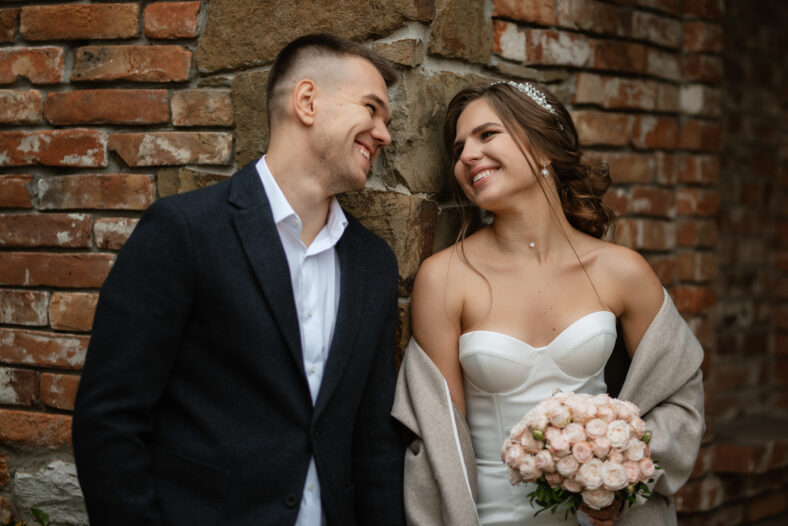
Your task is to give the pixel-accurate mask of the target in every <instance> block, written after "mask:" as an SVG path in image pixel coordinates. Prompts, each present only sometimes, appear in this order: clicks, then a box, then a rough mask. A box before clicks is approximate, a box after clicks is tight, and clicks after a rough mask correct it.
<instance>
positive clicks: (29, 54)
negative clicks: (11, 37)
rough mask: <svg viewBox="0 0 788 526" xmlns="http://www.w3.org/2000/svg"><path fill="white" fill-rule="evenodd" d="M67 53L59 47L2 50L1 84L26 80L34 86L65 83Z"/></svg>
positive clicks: (0, 52)
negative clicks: (19, 79)
mask: <svg viewBox="0 0 788 526" xmlns="http://www.w3.org/2000/svg"><path fill="white" fill-rule="evenodd" d="M65 56H66V55H65V52H64V51H63V50H62V49H61V48H59V47H26V48H3V49H0V84H12V83H13V82H14V81H15V80H16V79H18V78H20V77H21V78H25V79H27V80H29V81H30V82H31V83H33V84H57V83H58V82H63V75H64V73H65V67H66V66H65V64H66V62H65Z"/></svg>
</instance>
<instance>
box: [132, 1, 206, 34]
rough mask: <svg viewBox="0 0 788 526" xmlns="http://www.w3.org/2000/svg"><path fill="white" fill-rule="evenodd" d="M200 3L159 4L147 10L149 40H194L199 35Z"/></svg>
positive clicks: (146, 28)
mask: <svg viewBox="0 0 788 526" xmlns="http://www.w3.org/2000/svg"><path fill="white" fill-rule="evenodd" d="M199 12H200V2H157V3H155V4H150V5H149V6H148V7H146V8H145V13H144V15H143V18H144V21H145V22H144V23H145V35H146V36H147V37H148V38H161V39H175V38H194V37H196V36H197V34H198V27H197V13H199Z"/></svg>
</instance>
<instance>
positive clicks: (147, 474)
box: [74, 35, 404, 526]
mask: <svg viewBox="0 0 788 526" xmlns="http://www.w3.org/2000/svg"><path fill="white" fill-rule="evenodd" d="M395 81H396V73H395V71H394V70H393V69H392V67H391V66H390V65H389V64H388V63H387V62H386V61H385V60H383V59H381V58H380V57H378V56H377V55H375V54H373V53H372V52H370V51H369V50H368V49H366V48H364V47H362V46H360V45H358V44H354V43H352V42H348V41H345V40H342V39H339V38H336V37H333V36H330V35H310V36H306V37H302V38H299V39H297V40H295V41H293V42H291V43H290V44H288V45H287V46H286V47H285V48H284V49H283V50H282V51H281V53H280V54H279V56H278V57H277V59H276V61H275V63H274V65H273V66H272V68H271V72H270V75H269V81H268V87H267V88H268V89H267V92H268V100H267V104H268V111H269V121H270V122H269V124H270V137H271V139H270V146H269V149H268V152H267V155H266V156H264V157H263V158H262V159H260V160H259V161H258V162H257V163H252V164H249V165H247V166H246V167H244V168H243V169H241V170H240V171H239V172H238V173H236V174H235V175H234V176H233V177H232V178H230V179H229V180H228V181H225V182H222V183H220V184H217V185H215V186H212V187H209V188H206V189H202V190H198V191H195V192H191V193H187V194H182V195H179V196H174V197H171V198H166V199H162V200H160V201H158V202H156V203H155V204H154V205H152V206H151V207H150V208H149V209H148V210H147V211H146V212H145V214H144V215H143V217H142V219H141V220H140V222H139V224H138V226H137V228H136V229H135V231H134V233H133V235H132V236H131V237H130V239H129V240H128V242H127V243H126V245H125V246H124V248H123V250H122V251H121V253H120V254H119V255H118V258H117V261H116V263H115V266H114V268H113V270H112V272H111V273H110V275H109V277H108V278H107V281H106V283H105V284H104V287H103V288H102V291H101V295H100V298H99V302H98V307H97V310H96V317H95V323H94V327H93V333H92V338H91V342H90V347H89V350H88V355H87V359H86V363H85V368H84V371H83V376H82V381H81V384H80V387H79V393H78V395H77V402H76V407H75V413H74V452H75V456H76V460H77V468H78V472H79V479H80V482H81V484H82V488H83V491H84V494H85V502H86V505H87V509H88V513H89V516H90V521H91V524H92V525H93V526H102V525H124V524H128V525H132V524H133V525H140V524H144V525H159V524H184V525H197V524H218V523H219V522H220V521H221V522H222V523H226V524H239V525H240V524H255V525H277V526H278V525H292V524H297V525H298V526H319V525H320V524H328V525H336V526H349V525H354V524H359V525H400V524H404V511H403V506H402V459H403V456H404V446H403V443H402V439H401V435H400V433H399V429H398V428H397V427H396V424H395V423H394V421H393V419H392V418H391V417H390V416H389V412H390V410H391V404H392V399H393V392H394V370H393V345H394V329H395V321H396V288H397V283H396V280H397V270H396V261H395V259H394V256H393V254H392V253H391V250H390V249H389V248H388V247H387V246H386V244H385V243H384V242H383V241H382V240H381V239H380V238H378V237H376V236H375V235H373V234H371V233H370V232H368V231H367V230H366V229H364V228H363V227H362V226H361V225H360V224H359V223H358V222H357V221H356V220H355V219H353V218H352V217H350V216H346V215H345V214H344V213H343V212H342V209H341V208H340V206H339V204H338V203H337V201H336V198H335V197H334V194H337V193H339V192H345V191H348V190H358V189H360V188H363V187H364V185H365V182H366V175H367V173H368V172H369V169H370V166H371V164H372V162H373V161H374V159H375V157H376V155H377V154H378V152H379V151H380V149H381V148H382V147H383V146H385V145H386V144H388V143H389V142H390V141H391V137H390V136H389V134H388V131H387V125H388V121H389V119H390V116H391V109H390V107H389V102H388V98H387V95H386V88H387V86H389V85H391V84H393V83H394V82H395Z"/></svg>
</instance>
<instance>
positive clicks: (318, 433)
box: [312, 431, 320, 438]
mask: <svg viewBox="0 0 788 526" xmlns="http://www.w3.org/2000/svg"><path fill="white" fill-rule="evenodd" d="M312 436H313V437H315V438H317V437H319V436H320V431H313V432H312Z"/></svg>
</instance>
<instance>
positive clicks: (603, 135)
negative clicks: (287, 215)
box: [0, 0, 788, 525]
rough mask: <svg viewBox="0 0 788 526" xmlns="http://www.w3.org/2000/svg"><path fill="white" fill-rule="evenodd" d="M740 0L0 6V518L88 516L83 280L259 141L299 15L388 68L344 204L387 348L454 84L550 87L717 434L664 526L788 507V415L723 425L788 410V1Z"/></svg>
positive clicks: (92, 278)
mask: <svg viewBox="0 0 788 526" xmlns="http://www.w3.org/2000/svg"><path fill="white" fill-rule="evenodd" d="M751 5H753V4H752V3H751V2H746V1H744V0H735V1H734V0H729V1H728V2H727V3H726V2H724V1H723V0H683V1H681V0H391V1H389V2H367V1H361V0H311V1H310V2H301V1H298V2H296V1H287V0H284V1H276V2H275V1H268V0H265V1H264V0H204V1H191V2H170V1H158V2H157V1H129V2H117V3H114V2H106V1H94V2H85V1H80V2H67V1H65V0H60V1H57V0H42V1H33V0H29V1H23V0H0V523H2V522H4V521H3V519H5V518H6V517H7V516H8V515H9V514H10V513H12V510H13V512H14V513H15V514H17V515H19V516H20V517H22V518H25V519H27V520H30V516H29V513H28V509H29V507H30V506H36V507H39V508H43V509H45V510H46V511H48V512H49V513H50V515H51V516H52V518H53V521H54V523H55V524H85V523H86V517H85V514H84V509H83V507H82V506H81V503H80V500H79V491H78V487H77V485H76V483H75V479H74V466H73V458H72V456H71V452H70V448H71V443H70V440H71V439H70V411H71V409H72V408H73V400H74V394H75V392H76V386H77V383H78V381H79V371H80V368H81V366H82V363H83V360H84V355H85V349H86V346H87V342H88V339H89V331H90V326H91V323H92V315H93V309H94V308H95V302H96V297H97V293H98V289H99V287H100V286H101V283H102V282H103V280H104V278H105V277H106V275H107V272H108V271H109V269H110V268H111V266H112V262H113V261H114V258H115V254H116V253H117V250H118V249H119V248H120V247H121V246H122V245H123V243H124V241H125V240H126V239H127V238H128V235H129V234H130V232H131V231H132V230H133V228H134V226H135V224H136V221H137V218H138V217H139V215H140V213H141V211H142V210H144V209H145V208H146V207H147V206H148V205H150V204H151V202H153V201H154V200H155V199H157V198H160V197H163V196H166V195H171V194H175V193H179V192H185V191H188V190H192V189H195V188H199V187H202V186H205V185H208V184H212V183H214V182H216V181H219V180H222V179H224V178H226V177H229V175H230V174H232V173H233V171H235V170H236V169H237V168H238V167H240V166H242V165H243V164H245V163H247V162H249V161H252V160H254V159H256V158H257V157H259V156H260V154H261V153H263V152H264V151H265V148H266V143H267V140H268V136H267V130H266V125H265V122H266V114H265V96H264V86H265V80H266V77H267V70H268V68H269V67H270V64H271V61H272V59H273V57H274V56H275V54H276V52H277V51H278V50H279V49H280V48H281V46H282V45H283V44H284V43H286V42H287V41H288V40H290V39H292V38H294V37H295V36H298V35H300V34H304V33H309V32H314V31H329V32H333V33H337V34H339V35H342V36H345V37H347V38H351V39H354V40H358V41H361V42H365V43H367V44H368V45H370V46H371V47H372V48H373V49H375V50H377V51H379V52H380V53H382V54H383V55H385V56H387V57H388V58H390V59H391V60H392V61H394V62H395V63H396V64H397V67H398V69H399V70H400V72H401V75H402V77H401V80H400V82H399V83H398V84H397V85H396V86H395V87H393V88H392V89H391V91H390V98H391V100H392V104H393V106H394V114H393V120H392V123H391V127H390V130H391V133H392V136H393V138H394V142H393V143H392V145H390V146H389V147H388V148H387V149H386V150H385V152H384V154H383V155H381V156H380V158H379V159H378V161H377V162H376V164H375V166H374V168H373V173H372V176H371V178H370V181H369V184H368V185H367V188H366V189H365V190H364V191H362V192H358V193H355V194H352V195H346V196H343V197H342V202H343V204H344V205H345V206H346V208H347V209H348V210H350V211H351V212H352V213H353V214H354V215H356V216H357V217H359V219H361V220H362V221H363V222H364V223H365V224H367V225H368V226H369V227H370V228H371V229H373V230H374V231H375V232H377V233H379V234H380V235H381V236H382V237H384V238H385V239H386V240H387V241H388V242H389V243H390V245H391V246H392V248H393V249H394V251H395V253H396V254H397V257H398V259H399V264H400V287H399V291H400V296H401V299H400V313H401V326H400V330H399V333H398V338H399V341H400V347H402V345H403V343H404V342H406V341H407V338H408V335H409V329H408V325H409V324H408V297H409V295H410V288H411V286H412V283H413V277H414V275H415V272H416V269H417V268H418V265H419V263H420V262H421V261H422V260H423V259H424V258H425V257H426V256H428V255H429V254H431V253H432V252H433V251H434V250H436V249H437V248H440V247H443V246H446V245H447V244H448V243H450V242H451V240H452V239H453V236H454V231H453V225H454V222H453V220H454V214H453V209H452V206H451V203H450V201H449V199H448V197H447V196H446V194H445V192H444V189H445V181H446V175H447V173H448V171H447V166H446V161H445V158H444V155H443V153H442V151H441V146H440V144H441V135H440V130H441V126H442V119H443V112H444V110H445V106H446V104H447V102H448V100H449V99H450V98H451V96H452V95H453V94H454V93H455V92H456V91H458V90H459V89H460V88H462V87H463V86H466V85H468V84H471V83H474V82H479V81H490V80H494V79H503V78H505V79H527V80H532V81H537V82H541V83H544V84H545V85H547V86H548V87H549V89H551V90H552V91H554V92H555V93H556V94H557V95H558V96H559V98H561V99H562V100H563V101H564V102H565V103H566V104H567V105H568V107H569V108H570V109H571V112H572V115H573V118H574V119H575V122H576V124H577V128H578V131H579V133H580V138H581V141H582V143H583V145H584V146H585V148H586V149H587V152H588V155H590V156H594V157H601V158H604V159H606V160H607V162H608V163H609V165H610V167H611V174H612V177H613V179H614V186H613V188H612V190H611V191H610V192H609V195H608V196H607V200H608V203H609V204H610V205H611V206H612V207H613V208H614V209H615V210H616V212H617V213H618V214H619V216H620V218H619V219H618V221H617V234H616V235H617V241H618V242H619V243H622V244H624V245H627V246H629V247H632V248H634V249H637V250H639V251H641V252H642V253H643V255H644V256H645V257H646V258H647V260H648V261H649V262H650V263H651V264H652V266H653V267H654V269H655V270H656V272H657V274H658V275H659V276H660V278H661V280H662V281H663V283H664V284H665V286H666V287H667V288H668V290H669V291H670V293H671V295H672V296H673V298H674V300H675V302H676V304H677V306H678V308H679V310H680V311H681V312H682V314H683V315H684V316H685V318H686V319H687V321H688V322H689V323H690V325H691V326H692V328H693V330H694V331H695V333H696V334H697V335H698V337H699V339H700V341H701V342H702V344H703V345H704V348H705V349H706V352H707V359H706V361H705V363H704V373H705V374H706V378H707V381H706V388H707V391H708V397H707V399H708V413H709V419H708V420H709V432H708V433H707V437H706V439H705V441H704V448H703V450H702V454H701V456H700V459H699V461H698V465H697V467H696V469H695V473H694V474H693V478H692V479H691V481H690V482H689V483H688V484H687V486H686V487H685V488H684V489H683V490H682V491H681V492H680V494H679V495H678V497H677V505H678V507H679V510H680V511H681V512H682V514H681V523H682V524H729V525H733V524H754V523H755V522H756V521H762V520H763V521H766V522H758V524H762V523H763V524H771V523H775V524H776V523H777V522H774V521H784V520H785V517H786V512H785V507H786V505H785V501H786V499H785V497H786V484H785V480H786V476H785V466H786V462H788V459H786V457H785V446H786V445H788V443H786V441H785V439H780V438H779V437H780V436H781V431H784V429H785V428H784V427H780V426H781V424H780V423H779V422H777V423H771V424H770V427H769V429H772V434H771V435H769V436H768V437H766V438H763V439H762V440H760V441H756V442H755V443H752V441H751V440H750V441H749V442H748V441H747V440H743V439H742V434H741V433H737V432H736V430H735V427H734V426H731V424H730V422H733V423H737V422H739V421H740V420H739V419H741V418H744V417H745V416H746V417H748V418H750V419H753V420H754V421H756V422H758V423H756V424H755V428H756V429H761V428H763V429H766V427H765V426H762V425H761V427H758V425H760V424H759V423H760V420H759V419H760V415H762V414H763V413H766V412H768V413H770V414H772V415H774V414H776V413H775V412H782V413H785V412H786V410H787V409H788V405H787V404H788V397H786V392H785V386H786V384H787V383H788V361H786V360H788V358H786V354H788V350H787V349H786V347H788V346H786V338H787V336H786V331H788V314H786V313H788V292H786V283H787V282H786V279H785V276H784V271H785V270H786V262H787V261H788V258H787V257H786V248H788V235H786V232H787V230H786V225H788V223H786V215H785V212H784V211H782V209H783V208H784V207H781V206H780V204H781V203H782V199H781V198H782V196H784V195H785V191H786V190H785V189H786V187H788V179H787V176H786V169H785V167H786V157H787V156H788V152H786V147H785V145H786V141H785V124H784V122H785V118H784V117H785V108H786V97H785V89H784V88H785V73H784V72H785V58H784V50H785V49H786V47H788V46H786V45H785V35H784V33H780V31H781V30H782V29H783V27H782V26H783V25H784V24H785V22H788V14H787V13H786V9H785V7H784V6H783V5H782V2H780V0H759V1H758V2H756V3H755V5H756V7H751ZM743 20H744V21H746V24H741V23H740V22H741V21H743ZM721 205H722V208H721ZM762 434H763V433H759V434H758V435H759V436H760V435H762ZM783 434H784V433H783ZM749 435H752V433H749ZM764 436H765V435H764ZM749 438H752V437H751V436H750V437H749ZM731 459H736V460H731ZM742 459H743V460H742ZM726 461H728V462H727V463H726ZM770 521H771V522H770Z"/></svg>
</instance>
